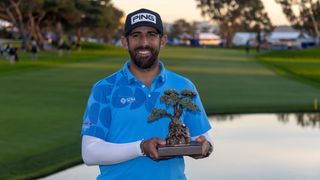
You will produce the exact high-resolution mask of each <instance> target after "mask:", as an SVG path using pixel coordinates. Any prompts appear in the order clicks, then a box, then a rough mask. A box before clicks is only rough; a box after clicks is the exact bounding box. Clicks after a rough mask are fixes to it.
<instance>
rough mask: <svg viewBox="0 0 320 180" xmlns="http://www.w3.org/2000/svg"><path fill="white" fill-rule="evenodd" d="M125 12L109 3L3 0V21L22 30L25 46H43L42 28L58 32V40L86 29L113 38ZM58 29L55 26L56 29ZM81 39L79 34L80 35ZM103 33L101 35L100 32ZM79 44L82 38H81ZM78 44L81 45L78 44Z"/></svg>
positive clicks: (0, 8) (107, 0)
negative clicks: (65, 33)
mask: <svg viewBox="0 0 320 180" xmlns="http://www.w3.org/2000/svg"><path fill="white" fill-rule="evenodd" d="M122 14H123V13H122V12H121V11H120V10H118V9H116V8H115V7H113V5H112V4H111V3H110V0H94V1H93V0H70V1H63V0H29V1H23V0H2V1H0V19H3V20H6V21H8V22H10V23H11V24H12V25H13V26H14V27H16V28H17V29H18V31H19V34H20V37H21V38H22V41H23V44H27V41H29V40H30V38H31V37H32V38H34V39H35V40H36V41H37V42H38V43H39V45H40V46H41V47H42V45H43V44H44V37H43V31H44V30H43V29H45V28H47V29H50V30H52V29H55V31H56V32H57V34H58V37H59V38H62V36H63V35H64V30H67V31H68V32H72V31H76V30H79V29H80V28H87V29H89V30H90V31H96V30H101V32H102V31H103V33H104V34H108V36H111V35H110V34H112V33H113V32H114V31H115V29H117V28H118V25H119V19H120V17H121V16H122ZM53 26H55V27H53ZM77 34H78V35H79V36H80V33H77ZM101 34H102V33H101ZM78 40H79V41H80V37H78ZM78 43H79V42H78Z"/></svg>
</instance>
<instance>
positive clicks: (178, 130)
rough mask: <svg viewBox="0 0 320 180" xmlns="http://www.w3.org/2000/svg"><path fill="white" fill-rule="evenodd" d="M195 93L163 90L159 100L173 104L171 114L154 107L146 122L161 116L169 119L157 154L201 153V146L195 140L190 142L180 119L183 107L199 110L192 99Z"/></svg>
mask: <svg viewBox="0 0 320 180" xmlns="http://www.w3.org/2000/svg"><path fill="white" fill-rule="evenodd" d="M195 96H196V93H195V92H193V91H192V90H182V91H181V93H180V94H179V93H178V92H177V91H176V90H174V89H169V90H166V91H164V94H163V95H162V96H161V97H160V101H161V102H164V103H165V104H166V106H167V107H168V106H173V110H174V112H173V114H170V113H168V112H167V111H166V110H165V109H158V108H154V109H153V110H152V112H151V114H150V116H149V118H148V122H153V121H155V120H158V119H160V118H162V117H165V116H166V117H169V118H170V119H171V121H170V124H169V133H168V135H167V137H166V145H165V146H159V147H158V153H159V156H175V155H199V154H201V153H202V147H201V145H200V144H198V143H196V142H191V138H190V133H189V129H188V127H187V126H186V125H185V124H184V123H183V122H182V121H181V120H180V116H181V115H182V113H183V110H184V109H188V110H191V111H196V112H200V109H199V108H198V106H197V105H196V104H194V103H193V102H192V99H193V98H194V97H195Z"/></svg>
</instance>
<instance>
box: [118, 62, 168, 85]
mask: <svg viewBox="0 0 320 180" xmlns="http://www.w3.org/2000/svg"><path fill="white" fill-rule="evenodd" d="M130 63H131V62H130V60H128V61H127V62H126V63H125V64H124V66H123V67H122V74H123V75H124V77H126V79H127V80H128V82H130V83H133V82H134V81H137V80H138V79H137V78H136V77H135V76H134V75H133V74H132V73H131V71H130V70H129V65H130ZM159 67H160V73H159V74H158V76H156V77H155V79H158V80H160V81H161V82H165V81H166V80H167V70H166V68H165V66H164V64H163V63H162V62H161V61H160V62H159Z"/></svg>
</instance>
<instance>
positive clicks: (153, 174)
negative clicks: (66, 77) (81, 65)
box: [81, 61, 211, 180]
mask: <svg viewBox="0 0 320 180" xmlns="http://www.w3.org/2000/svg"><path fill="white" fill-rule="evenodd" d="M129 65H130V61H128V62H126V63H125V65H124V67H123V68H122V69H120V70H119V71H118V72H116V73H114V74H112V75H111V76H109V77H106V78H104V79H102V80H100V81H98V82H97V83H96V84H95V85H94V86H93V88H92V91H91V94H90V97H89V100H88V104H87V108H86V111H85V115H84V118H83V124H82V132H81V134H82V135H89V136H94V137H97V138H100V139H103V140H105V141H108V142H112V143H128V142H133V141H138V140H142V139H149V138H153V137H159V138H162V139H163V140H164V139H165V137H166V135H167V134H168V126H169V122H170V119H169V118H167V117H164V118H161V119H159V120H157V121H155V122H152V123H148V117H149V115H150V113H151V111H152V109H153V108H155V107H156V108H164V109H167V112H170V113H172V112H173V108H172V107H166V106H165V104H164V103H161V102H160V97H161V95H162V94H163V92H164V91H165V90H167V89H176V90H177V91H178V92H180V91H182V90H183V89H191V90H193V91H195V92H196V93H197V96H196V97H195V98H194V102H195V103H196V104H197V106H198V107H199V108H200V110H201V112H193V111H188V110H186V111H185V112H184V113H183V115H182V116H181V120H182V121H183V122H184V123H185V124H186V125H187V126H188V128H189V131H190V134H191V136H197V135H200V134H203V133H205V132H207V131H208V130H209V129H210V128H211V126H210V124H209V122H208V118H207V115H206V112H205V110H204V108H203V105H202V103H201V100H200V97H199V94H198V92H197V90H196V88H195V86H194V85H193V83H192V82H191V81H190V80H188V79H187V78H185V77H182V76H180V75H178V74H176V73H173V72H171V71H169V70H166V69H165V67H164V65H163V64H162V63H161V62H160V69H161V72H160V74H159V75H158V76H157V77H156V78H155V79H154V80H153V82H152V84H151V87H150V88H148V87H146V85H145V84H144V83H142V82H141V81H140V80H139V79H137V78H136V77H135V76H134V75H133V74H132V73H131V72H130V70H129ZM100 172H101V174H100V175H99V176H98V179H134V180H136V179H159V180H162V179H185V175H184V160H183V157H180V156H178V157H175V158H172V159H168V160H162V161H153V160H152V159H150V158H149V157H138V158H136V159H132V160H129V161H126V162H123V163H119V164H114V165H101V166H100Z"/></svg>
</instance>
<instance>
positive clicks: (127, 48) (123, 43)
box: [121, 36, 129, 51]
mask: <svg viewBox="0 0 320 180" xmlns="http://www.w3.org/2000/svg"><path fill="white" fill-rule="evenodd" d="M121 44H122V46H123V47H124V48H125V49H126V50H127V51H128V50H129V45H128V39H127V38H126V37H124V36H122V37H121Z"/></svg>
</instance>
